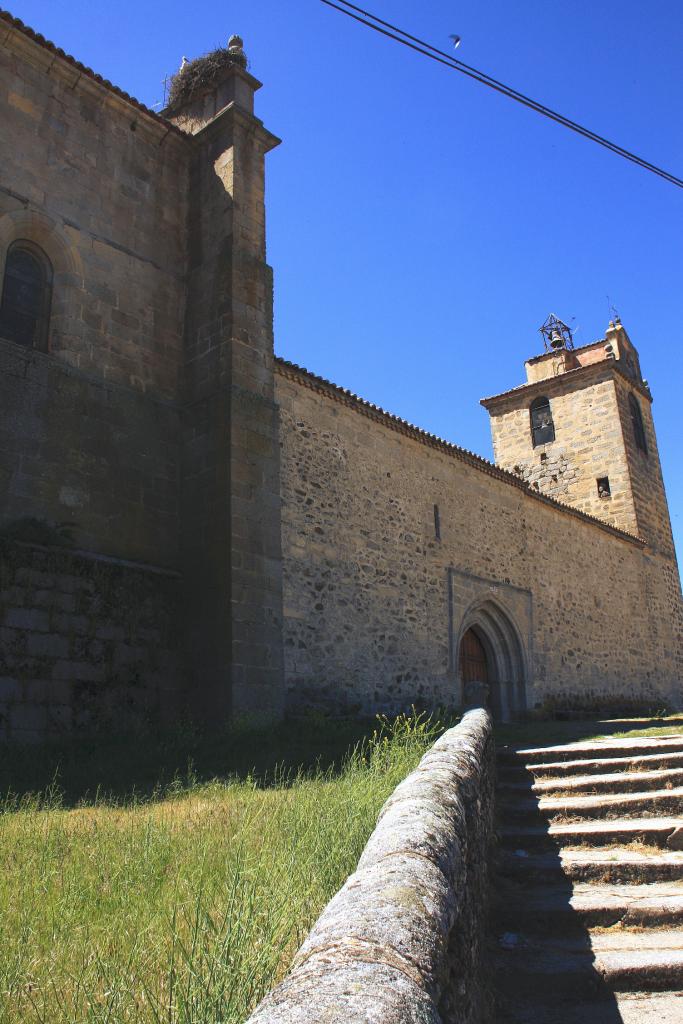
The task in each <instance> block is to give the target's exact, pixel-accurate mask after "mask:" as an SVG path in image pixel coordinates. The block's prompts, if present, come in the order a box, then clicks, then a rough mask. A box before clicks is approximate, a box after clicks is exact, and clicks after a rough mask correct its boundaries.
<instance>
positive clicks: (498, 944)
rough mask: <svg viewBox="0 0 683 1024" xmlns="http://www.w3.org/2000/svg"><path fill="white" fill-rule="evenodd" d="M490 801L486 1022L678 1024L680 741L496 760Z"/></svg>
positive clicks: (524, 753)
mask: <svg viewBox="0 0 683 1024" xmlns="http://www.w3.org/2000/svg"><path fill="white" fill-rule="evenodd" d="M641 724H642V725H643V726H644V727H649V726H650V725H653V724H657V723H656V722H648V721H643V722H642V723H641ZM596 731H597V730H596ZM497 799H498V820H499V825H498V839H499V844H498V850H497V856H496V872H497V873H496V885H495V891H494V899H493V901H492V910H491V930H490V951H491V956H490V967H491V970H492V972H493V977H494V980H495V986H496V992H497V997H496V1006H495V1015H494V1019H496V1020H498V1021H502V1022H508V1024H532V1022H533V1024H579V1022H581V1024H655V1022H656V1024H674V1021H675V1022H676V1024H679V1022H681V1021H683V817H682V816H681V812H683V736H677V735H671V736H664V737H652V736H643V737H634V738H633V739H619V740H616V739H611V740H596V741H590V742H586V743H570V744H566V745H564V746H561V747H560V746H553V747H546V748H543V747H534V748H524V749H514V748H510V747H507V748H504V749H503V750H502V751H501V753H500V759H499V773H498V790H497Z"/></svg>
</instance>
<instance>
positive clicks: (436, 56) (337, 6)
mask: <svg viewBox="0 0 683 1024" xmlns="http://www.w3.org/2000/svg"><path fill="white" fill-rule="evenodd" d="M321 3H323V4H325V6H326V7H332V8H334V10H336V11H339V12H340V14H345V15H347V17H349V18H352V19H353V20H354V21H357V22H359V23H360V24H361V25H365V26H366V28H371V29H373V31H375V32H379V33H380V34H381V35H383V36H387V37H388V38H389V39H393V40H394V41H395V42H397V43H401V45H402V46H406V47H408V48H409V49H411V50H415V51H416V52H417V53H421V54H422V55H423V56H424V57H428V58H429V59H430V60H433V61H436V62H437V63H439V64H443V65H444V66H445V67H447V68H450V69H451V70H452V71H459V72H460V73H461V74H463V75H467V77H468V78H473V79H474V80H475V81H476V82H480V83H481V84H482V85H486V86H488V88H489V89H495V91H496V92H499V93H502V94H503V95H504V96H507V97H509V99H512V100H515V102H517V103H521V104H522V105H523V106H525V107H529V108H530V109H531V110H535V111H536V113H538V114H542V115H543V116H544V117H547V118H550V120H551V121H555V122H556V123H557V124H560V125H563V126H564V127H565V128H569V129H570V130H571V131H573V132H576V133H577V134H578V135H582V136H583V137H584V138H586V139H589V140H590V141H591V142H596V143H597V144H598V145H599V146H604V148H605V149H609V150H610V151H611V152H612V153H616V155H617V156H621V157H623V158H624V159H625V160H630V161H631V163H634V164H636V165H637V166H638V167H642V168H643V170H645V171H651V172H652V174H657V175H659V177H660V178H664V179H665V181H669V182H671V184H672V185H677V186H678V188H683V179H682V178H678V177H676V175H675V174H671V173H670V172H669V171H665V170H664V169H663V168H661V167H657V165H656V164H652V163H650V161H649V160H645V159H644V158H643V157H640V156H638V155H637V154H636V153H631V152H630V151H629V150H628V149H624V148H623V146H619V145H617V143H616V142H611V141H610V140H609V139H606V138H605V137H604V136H603V135H598V133H597V132H594V131H591V129H590V128H586V127H585V126H584V125H581V124H578V123H577V122H576V121H572V120H571V118H569V117H565V116H564V114H559V113H558V112H557V111H556V110H551V108H550V107H547V106H545V104H543V103H540V102H539V101H538V100H534V99H532V98H531V97H530V96H525V95H524V93H521V92H519V91H518V90H517V89H513V88H512V86H509V85H505V83H504V82H500V81H498V79H496V78H493V77H492V76H491V75H487V74H486V73H485V72H484V71H479V70H478V69H477V68H473V67H471V65H469V64H465V63H464V61H461V60H457V58H455V57H453V56H451V54H449V53H446V52H445V51H444V50H439V49H437V47H435V46H432V45H431V44H430V43H426V42H425V41H424V40H423V39H419V38H418V37H417V36H414V35H411V34H410V33H409V32H405V31H404V30H403V29H401V28H398V27H397V26H396V25H392V24H391V23H390V22H388V21H384V20H383V19H382V18H378V17H377V16H376V15H375V14H371V13H370V12H369V11H366V10H363V8H362V7H357V6H356V5H355V4H352V3H348V2H347V0H336V2H335V0H321Z"/></svg>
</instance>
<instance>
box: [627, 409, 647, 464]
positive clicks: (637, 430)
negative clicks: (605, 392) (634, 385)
mask: <svg viewBox="0 0 683 1024" xmlns="http://www.w3.org/2000/svg"><path fill="white" fill-rule="evenodd" d="M628 407H629V410H630V413H631V423H632V424H633V439H634V441H635V442H636V447H637V448H640V450H641V452H645V454H646V455H647V440H646V438H645V427H644V426H643V414H642V412H641V411H640V406H639V405H638V400H637V399H636V397H635V395H633V394H630V395H629V396H628Z"/></svg>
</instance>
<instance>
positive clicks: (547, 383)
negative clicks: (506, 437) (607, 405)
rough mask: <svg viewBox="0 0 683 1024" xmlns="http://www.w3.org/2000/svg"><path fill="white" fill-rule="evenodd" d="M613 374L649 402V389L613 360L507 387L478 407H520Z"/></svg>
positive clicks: (601, 361) (484, 400)
mask: <svg viewBox="0 0 683 1024" xmlns="http://www.w3.org/2000/svg"><path fill="white" fill-rule="evenodd" d="M614 374H617V375H618V376H619V377H621V378H622V379H623V380H624V381H626V383H627V384H630V385H631V387H632V388H634V390H635V391H637V392H638V393H639V394H641V395H642V396H643V398H646V399H647V400H648V402H652V395H651V394H650V390H649V388H647V387H646V386H645V385H643V384H642V383H639V382H638V381H637V380H634V379H633V377H630V376H629V375H628V374H627V373H626V372H625V371H624V370H622V368H621V367H620V366H619V362H618V361H617V360H616V359H601V360H600V362H597V363H589V365H588V366H577V367H575V369H573V370H567V371H565V372H564V373H558V374H557V376H556V377H544V378H543V379H542V380H534V381H527V382H526V383H525V384H518V385H517V387H515V388H510V390H509V391H501V393H500V394H498V395H491V396H490V397H488V398H481V399H480V400H479V404H480V405H483V406H484V408H485V409H487V410H488V411H491V410H492V409H496V410H497V409H498V408H499V407H501V406H503V405H508V406H512V405H515V404H517V403H516V402H515V399H520V404H523V403H525V402H527V401H528V400H529V399H530V398H533V397H534V396H536V395H545V394H547V395H548V396H550V397H552V396H553V394H558V393H559V392H561V391H563V390H564V388H565V386H567V385H568V386H569V387H581V386H583V385H584V383H585V384H589V383H595V382H596V380H598V379H599V378H600V376H604V379H605V380H609V379H610V378H611V377H613V376H614Z"/></svg>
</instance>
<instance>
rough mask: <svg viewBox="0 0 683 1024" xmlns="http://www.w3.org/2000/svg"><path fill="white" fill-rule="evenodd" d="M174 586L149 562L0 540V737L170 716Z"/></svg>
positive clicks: (175, 692) (133, 725)
mask: <svg viewBox="0 0 683 1024" xmlns="http://www.w3.org/2000/svg"><path fill="white" fill-rule="evenodd" d="M178 587H179V581H178V578H177V575H175V574H173V573H169V572H165V571H162V570H155V569H153V568H151V567H149V566H142V565H137V566H136V565H133V564H131V563H124V562H120V561H115V560H112V559H103V558H97V557H94V556H92V555H89V554H84V553H76V552H73V551H70V550H68V549H60V548H55V547H52V548H48V547H42V546H36V545H30V544H24V543H17V542H7V541H0V738H2V739H8V740H12V741H15V742H24V741H31V740H37V739H45V738H58V737H60V736H64V735H67V734H69V733H73V732H76V733H77V732H79V731H83V732H87V733H90V734H92V733H94V732H97V731H102V730H106V731H107V732H110V733H111V732H124V731H129V730H130V729H144V728H147V727H149V726H150V725H151V724H152V723H157V722H159V721H163V720H168V721H170V720H172V718H173V716H174V714H176V713H177V711H178V709H179V706H180V697H181V693H180V688H179V685H180V680H179V673H178V657H177V627H178V623H177V600H178Z"/></svg>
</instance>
